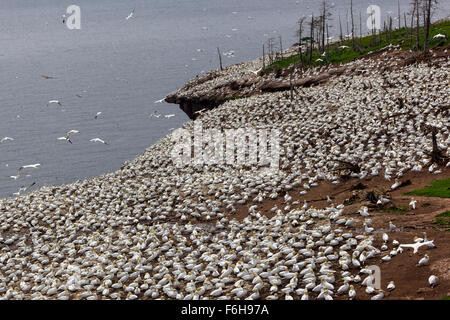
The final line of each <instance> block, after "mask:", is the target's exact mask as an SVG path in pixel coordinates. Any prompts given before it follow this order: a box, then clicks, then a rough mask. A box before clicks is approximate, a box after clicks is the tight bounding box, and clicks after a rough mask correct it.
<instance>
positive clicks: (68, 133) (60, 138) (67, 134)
mask: <svg viewBox="0 0 450 320" xmlns="http://www.w3.org/2000/svg"><path fill="white" fill-rule="evenodd" d="M74 133H80V131H78V130H70V131H69V132H67V133H66V136H65V137H59V138H58V140H66V141H68V142H70V143H72V141H71V140H70V136H71V135H72V134H74Z"/></svg>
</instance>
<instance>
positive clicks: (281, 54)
mask: <svg viewBox="0 0 450 320" xmlns="http://www.w3.org/2000/svg"><path fill="white" fill-rule="evenodd" d="M279 38H280V57H281V59H282V60H283V39H282V38H281V36H279Z"/></svg>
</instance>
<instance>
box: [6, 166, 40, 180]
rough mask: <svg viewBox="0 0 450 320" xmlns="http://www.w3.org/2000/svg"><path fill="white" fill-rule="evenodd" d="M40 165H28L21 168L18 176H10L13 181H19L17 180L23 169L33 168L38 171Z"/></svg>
mask: <svg viewBox="0 0 450 320" xmlns="http://www.w3.org/2000/svg"><path fill="white" fill-rule="evenodd" d="M40 165H41V164H40V163H36V164H29V165H26V166H21V167H20V168H19V169H18V170H17V175H16V176H10V178H11V179H14V180H17V179H19V178H20V175H21V171H22V170H23V169H26V168H33V169H36V168H37V167H39V166H40Z"/></svg>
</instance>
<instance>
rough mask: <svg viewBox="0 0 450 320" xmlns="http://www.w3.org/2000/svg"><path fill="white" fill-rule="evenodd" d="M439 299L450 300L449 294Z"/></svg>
mask: <svg viewBox="0 0 450 320" xmlns="http://www.w3.org/2000/svg"><path fill="white" fill-rule="evenodd" d="M441 300H450V296H443V297H442V298H441Z"/></svg>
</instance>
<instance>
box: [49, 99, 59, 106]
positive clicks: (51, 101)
mask: <svg viewBox="0 0 450 320" xmlns="http://www.w3.org/2000/svg"><path fill="white" fill-rule="evenodd" d="M51 104H59V105H60V106H62V104H61V102H60V101H59V100H50V101H49V102H48V103H47V106H48V105H51Z"/></svg>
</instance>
